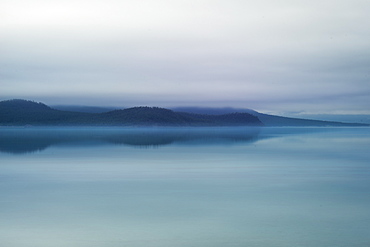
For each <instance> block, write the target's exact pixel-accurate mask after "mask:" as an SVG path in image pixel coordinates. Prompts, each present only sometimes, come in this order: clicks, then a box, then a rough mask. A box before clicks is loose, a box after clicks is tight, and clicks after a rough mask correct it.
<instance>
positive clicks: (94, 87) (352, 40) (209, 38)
mask: <svg viewBox="0 0 370 247" xmlns="http://www.w3.org/2000/svg"><path fill="white" fill-rule="evenodd" d="M369 13H370V1H369V0H320V1H318V0H317V1H315V0H314V1H312V0H310V1H308V0H307V1H306V0H284V1H279V0H259V1H255V0H254V1H249V0H239V1H237V0H224V1H217V0H212V1H203V0H196V1H194V0H184V1H183V0H168V1H167V0H156V1H155V0H150V1H149V0H143V1H142V0H59V1H57V0H55V1H52V0H0V100H4V99H10V98H24V99H31V100H36V101H42V102H44V103H47V104H85V105H111V106H134V105H151V106H164V107H167V106H194V105H202V106H234V107H245V108H252V109H256V110H260V111H264V112H271V113H272V112H275V113H276V112H294V111H303V112H308V113H309V112H320V113H370V14H369Z"/></svg>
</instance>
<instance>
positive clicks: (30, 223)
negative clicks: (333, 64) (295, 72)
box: [0, 128, 370, 247]
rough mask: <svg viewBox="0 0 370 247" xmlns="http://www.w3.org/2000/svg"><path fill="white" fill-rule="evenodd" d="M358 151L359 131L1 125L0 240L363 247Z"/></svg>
mask: <svg viewBox="0 0 370 247" xmlns="http://www.w3.org/2000/svg"><path fill="white" fill-rule="evenodd" d="M143 147H144V148H143ZM369 150H370V128H260V129H258V128H257V129H254V128H170V129H163V128H147V129H145V128H140V129H134V128H122V129H120V128H88V129H83V128H65V129H63V128H46V129H43V128H26V129H19V128H18V129H15V128H1V129H0V246H4V247H8V246H9V247H65V246H68V247H100V246H104V247H121V246H130V247H147V246H151V247H188V246H201V247H225V246H232V247H245V246H248V247H265V246H272V247H296V246H300V247H312V246H315V247H327V246H336V247H348V246H361V247H362V246H370V235H369V229H370V162H369V161H370V152H369ZM14 154H17V155H14ZM18 154H20V155H18Z"/></svg>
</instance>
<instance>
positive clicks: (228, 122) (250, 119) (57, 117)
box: [0, 100, 263, 126]
mask: <svg viewBox="0 0 370 247" xmlns="http://www.w3.org/2000/svg"><path fill="white" fill-rule="evenodd" d="M0 125H3V126H4V125H5V126H6V125H7V126H11V125H37V126H44V125H47V126H50V125H56V126H61V125H71V126H79V125H90V126H99V125H102V126H261V125H263V124H262V122H261V121H260V120H259V119H258V118H257V117H255V116H253V115H251V114H248V113H233V114H224V115H205V114H191V113H180V112H174V111H172V110H169V109H164V108H159V107H133V108H128V109H123V110H114V111H110V112H106V113H81V112H68V111H60V110H56V109H53V108H50V107H49V106H47V105H45V104H43V103H38V102H33V101H27V100H8V101H2V102H0Z"/></svg>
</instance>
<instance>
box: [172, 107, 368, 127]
mask: <svg viewBox="0 0 370 247" xmlns="http://www.w3.org/2000/svg"><path fill="white" fill-rule="evenodd" d="M172 109H173V110H175V111H184V112H189V113H197V114H198V113H202V114H215V115H217V114H228V113H232V112H245V113H249V114H251V115H253V116H256V117H258V119H259V120H260V121H261V122H262V123H263V124H264V126H270V127H278V126H297V127H298V126H302V127H303V126H317V127H324V126H338V127H340V126H342V127H345V126H369V124H364V123H348V122H347V123H343V122H336V121H323V120H313V119H301V118H291V117H282V116H274V115H269V114H264V113H260V112H257V111H254V110H251V109H243V108H231V107H224V108H208V107H177V108H172Z"/></svg>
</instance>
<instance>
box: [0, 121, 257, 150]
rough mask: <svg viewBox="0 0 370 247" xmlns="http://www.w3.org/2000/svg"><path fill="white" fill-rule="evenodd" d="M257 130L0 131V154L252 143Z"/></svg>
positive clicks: (63, 129) (36, 129) (110, 129)
mask: <svg viewBox="0 0 370 247" xmlns="http://www.w3.org/2000/svg"><path fill="white" fill-rule="evenodd" d="M259 132H260V129H259V128H257V127H256V128H3V129H0V152H8V153H14V154H22V153H31V152H36V151H42V150H44V149H46V148H48V147H50V146H55V145H64V146H66V145H67V146H88V145H92V144H94V145H106V144H111V145H131V146H145V147H150V146H163V145H170V144H174V143H176V144H189V145H190V144H191V145H194V144H196V143H197V144H199V145H207V144H226V143H233V142H245V143H248V142H254V141H256V140H257V139H258V135H259Z"/></svg>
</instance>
